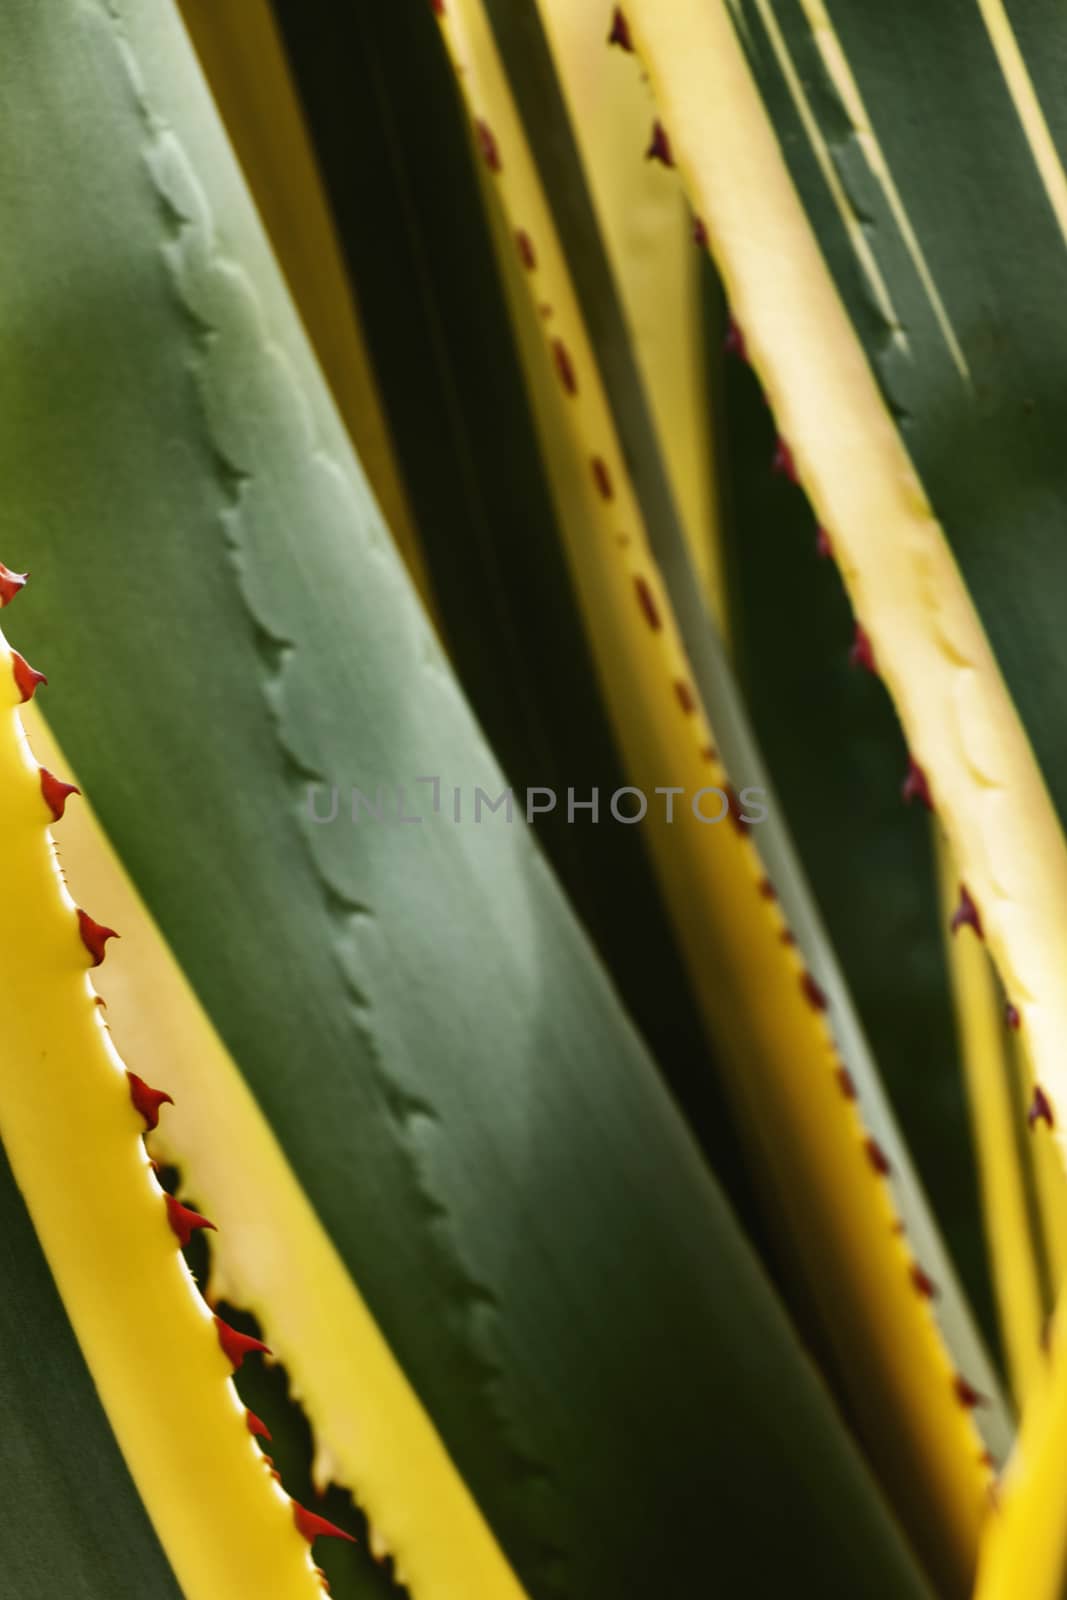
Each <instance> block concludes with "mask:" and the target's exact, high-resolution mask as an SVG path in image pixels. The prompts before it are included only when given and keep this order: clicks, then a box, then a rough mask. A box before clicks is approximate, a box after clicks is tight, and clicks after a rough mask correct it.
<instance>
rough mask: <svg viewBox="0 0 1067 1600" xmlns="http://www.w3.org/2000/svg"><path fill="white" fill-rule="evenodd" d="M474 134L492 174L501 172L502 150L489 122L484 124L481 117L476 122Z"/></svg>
mask: <svg viewBox="0 0 1067 1600" xmlns="http://www.w3.org/2000/svg"><path fill="white" fill-rule="evenodd" d="M474 133H475V137H476V138H477V140H478V148H479V150H480V151H481V152H482V155H483V157H484V158H485V164H486V166H487V167H488V168H489V171H490V172H499V171H500V149H499V146H498V145H497V142H496V137H495V135H494V133H493V130H492V128H491V127H490V126H489V124H488V122H483V121H482V119H481V117H476V118H475V121H474Z"/></svg>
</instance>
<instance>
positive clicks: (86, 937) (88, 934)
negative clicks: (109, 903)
mask: <svg viewBox="0 0 1067 1600" xmlns="http://www.w3.org/2000/svg"><path fill="white" fill-rule="evenodd" d="M78 931H79V933H80V934H81V936H82V944H83V945H84V946H85V948H86V949H87V950H88V952H89V954H90V955H91V956H92V958H93V959H92V962H91V963H90V965H91V966H94V967H98V966H99V965H100V963H101V961H103V959H104V956H105V955H106V954H107V951H106V950H105V948H104V946H105V945H106V944H107V941H108V940H109V939H117V938H118V934H117V933H116V932H115V930H114V928H105V927H104V925H103V923H101V922H94V921H93V919H92V917H91V916H90V915H89V913H88V912H87V911H83V910H82V909H81V907H80V906H79V907H78Z"/></svg>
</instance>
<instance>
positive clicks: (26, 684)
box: [11, 650, 48, 705]
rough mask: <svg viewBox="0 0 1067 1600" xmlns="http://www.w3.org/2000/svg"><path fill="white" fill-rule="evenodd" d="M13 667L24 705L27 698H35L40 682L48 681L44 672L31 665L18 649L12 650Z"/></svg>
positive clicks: (16, 684)
mask: <svg viewBox="0 0 1067 1600" xmlns="http://www.w3.org/2000/svg"><path fill="white" fill-rule="evenodd" d="M11 669H12V671H13V672H14V674H15V686H16V688H17V689H18V692H19V699H20V700H21V701H22V703H23V705H25V703H26V701H27V700H32V699H33V697H34V694H35V693H36V690H37V685H38V684H40V683H47V682H48V679H47V678H46V677H45V675H44V673H43V672H38V671H37V670H36V668H35V667H31V666H30V664H29V662H28V661H27V660H26V657H25V656H20V655H19V653H18V651H17V650H12V652H11Z"/></svg>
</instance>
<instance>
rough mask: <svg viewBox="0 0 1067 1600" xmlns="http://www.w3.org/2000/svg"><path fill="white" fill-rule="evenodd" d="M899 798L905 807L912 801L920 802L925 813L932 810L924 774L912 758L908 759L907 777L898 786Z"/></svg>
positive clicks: (931, 799)
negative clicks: (924, 808) (925, 810)
mask: <svg viewBox="0 0 1067 1600" xmlns="http://www.w3.org/2000/svg"><path fill="white" fill-rule="evenodd" d="M900 797H901V799H902V800H903V801H904V804H905V805H910V803H911V802H912V800H921V801H922V803H923V805H924V806H925V807H926V809H927V811H932V810H933V809H934V802H933V798H932V797H931V794H930V785H929V783H928V782H927V779H926V773H925V772H924V771H923V769H922V767H920V765H919V763H918V762H917V761H916V760H915V758H914V757H913V756H909V757H908V775H907V777H906V778H905V779H904V782H903V783H902V784H901V786H900Z"/></svg>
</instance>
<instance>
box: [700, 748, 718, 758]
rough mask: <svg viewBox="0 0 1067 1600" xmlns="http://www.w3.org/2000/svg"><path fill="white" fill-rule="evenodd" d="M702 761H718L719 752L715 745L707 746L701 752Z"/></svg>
mask: <svg viewBox="0 0 1067 1600" xmlns="http://www.w3.org/2000/svg"><path fill="white" fill-rule="evenodd" d="M700 759H701V761H718V759H719V752H718V751H717V750H716V748H715V746H714V745H713V744H706V745H704V747H703V748H702V750H701V752H700Z"/></svg>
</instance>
